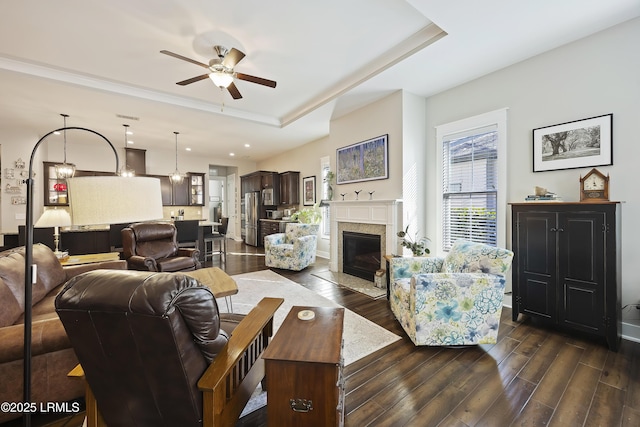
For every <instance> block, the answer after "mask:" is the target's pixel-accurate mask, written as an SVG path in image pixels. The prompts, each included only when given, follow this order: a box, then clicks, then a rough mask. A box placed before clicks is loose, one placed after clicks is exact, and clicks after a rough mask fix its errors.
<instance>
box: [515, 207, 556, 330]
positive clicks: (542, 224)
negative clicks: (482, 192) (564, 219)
mask: <svg viewBox="0 0 640 427" xmlns="http://www.w3.org/2000/svg"><path fill="white" fill-rule="evenodd" d="M517 223H518V229H517V233H518V235H517V248H516V249H517V250H516V251H515V253H516V256H517V261H516V264H515V265H516V266H517V267H516V268H517V269H518V271H517V274H518V280H517V286H520V289H518V294H519V297H518V300H517V301H516V303H517V304H518V305H519V312H521V313H528V314H535V315H537V316H542V317H546V318H552V317H553V315H554V312H555V310H556V297H557V294H556V289H557V283H556V276H555V271H556V242H555V240H556V236H555V233H554V232H553V231H551V230H553V229H555V225H556V215H555V214H553V213H538V212H534V213H531V212H521V213H518V215H517Z"/></svg>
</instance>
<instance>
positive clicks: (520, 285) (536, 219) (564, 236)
mask: <svg viewBox="0 0 640 427" xmlns="http://www.w3.org/2000/svg"><path fill="white" fill-rule="evenodd" d="M511 210H512V226H513V230H512V239H513V241H512V243H513V251H514V254H515V255H514V263H513V271H512V274H513V320H517V318H518V315H519V313H523V314H526V315H529V316H532V317H534V318H537V319H541V320H543V321H544V322H546V323H549V324H552V325H557V326H560V327H562V328H565V329H570V330H576V331H581V332H585V333H588V334H592V335H596V336H600V337H604V338H605V339H606V342H607V344H608V346H609V348H610V349H611V350H613V351H617V349H618V344H619V341H620V334H621V327H622V325H621V303H620V297H621V292H620V287H621V281H620V278H619V275H620V259H621V258H620V255H621V254H620V221H619V216H620V205H619V203H616V202H605V203H578V202H575V203H555V202H554V203H513V204H512V206H511Z"/></svg>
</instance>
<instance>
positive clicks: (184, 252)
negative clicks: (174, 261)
mask: <svg viewBox="0 0 640 427" xmlns="http://www.w3.org/2000/svg"><path fill="white" fill-rule="evenodd" d="M177 255H178V256H183V257H187V258H193V259H195V260H198V259H199V258H200V249H194V248H178V253H177Z"/></svg>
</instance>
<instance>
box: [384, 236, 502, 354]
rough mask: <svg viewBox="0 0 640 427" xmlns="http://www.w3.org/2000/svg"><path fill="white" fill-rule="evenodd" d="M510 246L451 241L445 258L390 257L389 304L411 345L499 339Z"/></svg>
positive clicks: (454, 343)
mask: <svg viewBox="0 0 640 427" xmlns="http://www.w3.org/2000/svg"><path fill="white" fill-rule="evenodd" d="M512 259H513V252H511V251H510V250H508V249H501V248H496V247H493V246H489V245H485V244H482V243H474V242H469V241H464V240H458V241H456V242H455V244H454V245H453V247H452V248H451V250H450V251H449V253H448V255H447V256H446V258H439V257H413V258H392V259H391V261H390V271H389V274H390V278H389V286H390V287H391V289H390V302H389V303H390V305H391V310H392V311H393V313H394V315H395V316H396V319H398V321H399V322H400V324H401V325H402V327H403V329H404V330H405V332H406V333H407V335H409V338H411V340H412V341H413V343H414V344H415V345H433V346H448V345H472V344H492V343H495V342H496V341H497V337H498V326H499V325H500V315H501V313H502V300H503V297H504V286H505V274H506V273H507V271H509V268H510V267H511V261H512Z"/></svg>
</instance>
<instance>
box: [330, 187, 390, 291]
mask: <svg viewBox="0 0 640 427" xmlns="http://www.w3.org/2000/svg"><path fill="white" fill-rule="evenodd" d="M330 206H331V242H332V243H331V257H330V259H329V269H330V270H331V271H333V272H337V273H347V270H348V267H347V269H345V266H349V265H350V263H349V262H347V261H345V257H344V250H343V249H344V247H345V244H344V239H343V234H344V233H346V232H348V233H359V234H365V235H367V234H368V235H374V236H376V238H377V239H378V250H377V253H378V256H377V260H378V265H377V266H376V267H375V268H373V265H371V266H370V267H367V268H371V269H372V270H373V274H372V275H369V276H368V278H367V280H373V277H374V275H375V272H376V271H377V270H379V269H381V268H385V262H384V258H383V257H382V256H381V255H386V254H396V253H400V252H401V249H400V245H399V244H398V238H397V237H396V233H397V232H398V230H400V229H401V228H402V227H400V226H399V224H400V225H401V224H402V201H401V200H396V199H393V200H382V199H381V200H339V201H338V200H332V201H331V202H330ZM369 261H370V259H369ZM349 274H353V273H349ZM358 277H361V276H358Z"/></svg>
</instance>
